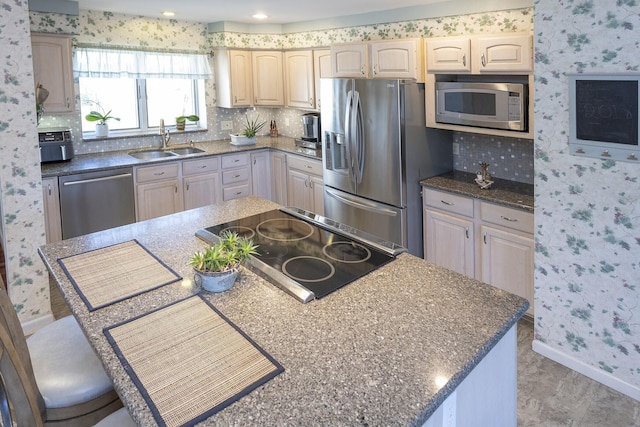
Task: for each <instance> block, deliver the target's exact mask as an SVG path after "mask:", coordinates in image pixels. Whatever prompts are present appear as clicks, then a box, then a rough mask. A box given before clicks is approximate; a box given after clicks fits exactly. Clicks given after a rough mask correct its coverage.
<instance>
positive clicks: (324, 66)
mask: <svg viewBox="0 0 640 427" xmlns="http://www.w3.org/2000/svg"><path fill="white" fill-rule="evenodd" d="M331 77H333V74H331V51H330V50H329V49H316V50H314V51H313V80H314V83H315V92H316V105H315V108H316V110H320V79H327V78H331Z"/></svg>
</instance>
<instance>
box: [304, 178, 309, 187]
mask: <svg viewBox="0 0 640 427" xmlns="http://www.w3.org/2000/svg"><path fill="white" fill-rule="evenodd" d="M304 186H305V187H307V188H308V187H309V186H308V185H307V180H306V179H305V180H304Z"/></svg>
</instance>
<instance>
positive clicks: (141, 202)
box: [134, 162, 184, 221]
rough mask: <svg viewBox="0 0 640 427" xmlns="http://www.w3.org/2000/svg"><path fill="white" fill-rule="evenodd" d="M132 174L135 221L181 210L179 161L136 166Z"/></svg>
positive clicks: (182, 205)
mask: <svg viewBox="0 0 640 427" xmlns="http://www.w3.org/2000/svg"><path fill="white" fill-rule="evenodd" d="M134 176H135V178H134V179H135V185H136V220H137V221H144V220H146V219H151V218H157V217H159V216H163V215H169V214H172V213H176V212H180V211H182V210H183V207H184V204H183V200H182V184H181V182H180V181H181V178H180V162H173V163H163V164H161V165H158V166H146V167H137V168H135V171H134Z"/></svg>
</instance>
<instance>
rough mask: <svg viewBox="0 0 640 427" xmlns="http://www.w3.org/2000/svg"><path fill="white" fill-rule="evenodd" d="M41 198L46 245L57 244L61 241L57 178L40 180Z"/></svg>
mask: <svg viewBox="0 0 640 427" xmlns="http://www.w3.org/2000/svg"><path fill="white" fill-rule="evenodd" d="M42 196H43V197H42V199H43V202H44V204H43V207H44V231H45V236H46V239H47V243H52V242H57V241H59V240H62V220H61V218H60V196H59V193H58V178H44V179H43V180H42Z"/></svg>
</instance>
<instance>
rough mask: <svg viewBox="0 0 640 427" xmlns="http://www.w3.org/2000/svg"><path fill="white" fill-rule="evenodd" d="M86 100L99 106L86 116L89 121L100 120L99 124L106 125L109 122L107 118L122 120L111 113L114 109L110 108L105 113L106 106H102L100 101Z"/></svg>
mask: <svg viewBox="0 0 640 427" xmlns="http://www.w3.org/2000/svg"><path fill="white" fill-rule="evenodd" d="M86 102H87V103H90V104H94V105H95V106H96V107H97V110H91V111H90V112H89V114H87V115H86V116H84V118H85V119H86V120H87V121H88V122H98V123H99V124H101V125H104V124H106V123H107V120H112V119H113V120H117V121H120V118H118V117H114V116H112V115H111V111H112V110H109V111H107V112H106V113H105V112H104V111H105V110H104V108H102V105H100V103H99V102H96V101H86Z"/></svg>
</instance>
